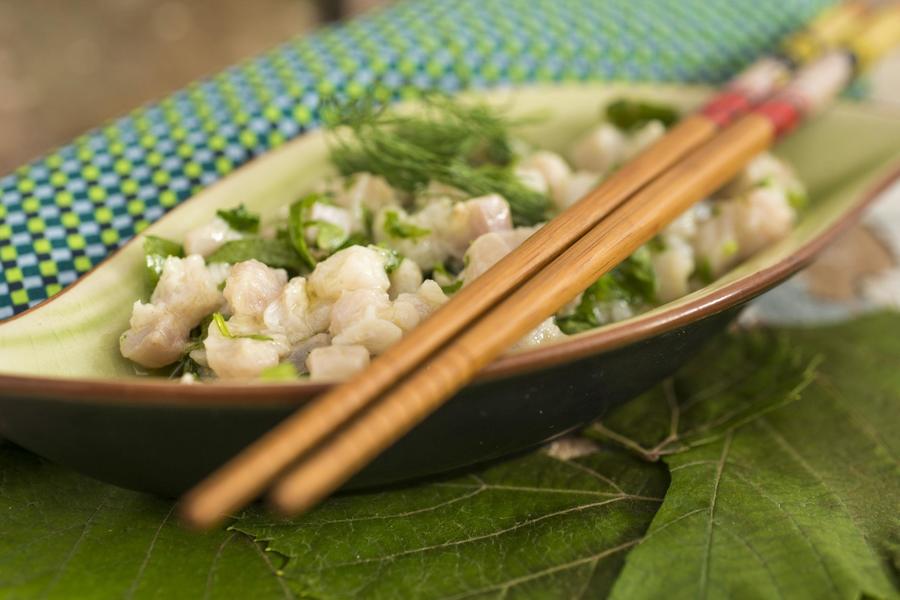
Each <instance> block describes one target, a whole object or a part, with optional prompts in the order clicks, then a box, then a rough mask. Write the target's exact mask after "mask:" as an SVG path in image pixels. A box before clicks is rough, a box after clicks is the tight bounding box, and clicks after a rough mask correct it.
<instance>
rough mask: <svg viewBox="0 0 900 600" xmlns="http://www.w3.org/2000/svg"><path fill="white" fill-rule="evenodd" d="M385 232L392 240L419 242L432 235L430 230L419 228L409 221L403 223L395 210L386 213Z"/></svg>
mask: <svg viewBox="0 0 900 600" xmlns="http://www.w3.org/2000/svg"><path fill="white" fill-rule="evenodd" d="M382 227H383V228H384V232H385V233H386V234H388V235H389V236H390V237H392V238H399V239H412V240H417V239H419V238H422V237H425V236H426V235H428V234H429V233H431V230H430V229H426V228H424V227H419V226H418V225H415V224H413V223H410V222H409V221H401V220H400V215H399V214H398V213H397V211H395V210H389V211H387V212H385V213H384V225H382Z"/></svg>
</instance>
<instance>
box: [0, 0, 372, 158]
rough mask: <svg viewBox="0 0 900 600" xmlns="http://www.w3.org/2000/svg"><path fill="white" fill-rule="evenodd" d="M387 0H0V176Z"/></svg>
mask: <svg viewBox="0 0 900 600" xmlns="http://www.w3.org/2000/svg"><path fill="white" fill-rule="evenodd" d="M387 3H388V2H387V0H251V1H248V0H183V1H178V0H161V1H160V0H0V175H3V174H6V173H8V172H9V171H11V170H13V169H14V168H15V167H17V166H19V165H21V164H23V163H25V162H28V161H30V160H31V159H33V158H37V157H39V156H40V155H42V154H44V153H46V152H47V151H48V150H50V149H52V148H54V147H56V146H59V145H61V144H64V143H65V142H68V141H69V140H71V139H72V138H73V137H75V136H77V135H79V134H81V133H84V132H85V131H87V130H88V129H91V128H93V127H95V126H97V125H99V124H101V123H102V122H104V121H107V120H109V119H111V118H113V117H117V116H119V115H122V114H124V113H127V112H129V111H130V110H131V109H133V108H136V107H137V106H139V105H141V104H145V103H147V102H149V101H151V100H155V99H157V98H160V97H163V96H165V95H166V94H168V93H169V92H172V91H174V90H177V89H179V88H181V87H183V86H184V85H185V84H187V83H188V82H190V81H192V80H194V79H197V78H200V77H203V76H206V75H211V74H213V73H216V72H217V71H219V70H221V69H223V68H225V67H227V66H229V65H231V64H233V63H235V62H239V61H241V60H244V59H246V58H249V57H251V56H253V55H255V54H258V53H260V52H263V51H265V50H267V49H269V48H271V47H272V46H275V45H277V44H278V43H280V42H283V41H285V40H287V39H288V38H290V37H292V36H294V35H297V34H300V33H304V32H308V31H311V30H313V29H315V28H317V27H320V26H322V25H323V24H326V23H328V22H331V21H336V20H339V19H342V18H348V17H350V16H352V15H354V14H357V13H360V12H363V11H365V10H370V9H372V8H374V7H377V6H379V5H384V4H387Z"/></svg>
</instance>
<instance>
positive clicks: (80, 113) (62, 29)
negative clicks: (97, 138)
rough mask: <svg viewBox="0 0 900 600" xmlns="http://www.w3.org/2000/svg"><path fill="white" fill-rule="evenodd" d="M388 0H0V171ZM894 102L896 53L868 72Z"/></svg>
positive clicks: (898, 75)
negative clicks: (188, 85) (148, 103)
mask: <svg viewBox="0 0 900 600" xmlns="http://www.w3.org/2000/svg"><path fill="white" fill-rule="evenodd" d="M388 3H389V0H252V1H248V0H161V1H157V0H0V175H3V174H6V173H8V172H9V171H11V170H12V169H14V168H15V167H17V166H19V165H21V164H24V163H25V162H28V161H30V160H32V159H34V158H37V157H39V156H40V155H42V154H44V153H46V152H47V151H49V150H50V149H52V148H54V147H56V146H59V145H61V144H64V143H66V142H68V141H69V140H71V139H72V138H74V137H75V136H77V135H79V134H81V133H83V132H85V131H87V130H89V129H91V128H93V127H96V126H97V125H100V124H101V123H103V122H104V121H107V120H109V119H112V118H114V117H117V116H120V115H122V114H125V113H127V112H129V111H130V110H131V109H133V108H136V107H137V106H139V105H141V104H145V103H147V102H150V101H152V100H155V99H158V98H161V97H163V96H165V95H166V94H168V93H169V92H172V91H174V90H176V89H179V88H181V87H183V86H184V85H185V84H187V83H188V82H190V81H192V80H194V79H197V78H200V77H203V76H206V75H210V74H213V73H216V72H217V71H219V70H221V69H223V68H225V67H227V66H229V65H231V64H234V63H236V62H239V61H241V60H244V59H246V58H249V57H251V56H253V55H255V54H258V53H260V52H262V51H265V50H267V49H269V48H271V47H273V46H275V45H276V44H278V43H280V42H283V41H285V40H287V39H288V38H290V37H292V36H294V35H297V34H301V33H304V32H309V31H311V30H313V29H316V28H317V27H321V26H322V25H324V24H326V23H328V22H333V21H337V20H340V19H346V18H350V17H352V16H353V15H356V14H358V13H361V12H363V11H366V10H371V9H374V8H377V7H378V6H381V5H385V4H388ZM871 91H872V96H873V97H874V98H876V99H881V100H887V99H893V100H900V53H895V55H894V57H893V58H892V59H891V60H888V61H886V62H885V63H884V64H882V65H881V67H880V68H879V69H878V70H877V71H876V72H875V73H874V74H873V76H872V78H871Z"/></svg>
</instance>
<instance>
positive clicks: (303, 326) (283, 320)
mask: <svg viewBox="0 0 900 600" xmlns="http://www.w3.org/2000/svg"><path fill="white" fill-rule="evenodd" d="M262 321H263V324H264V325H265V329H266V331H268V332H275V333H280V334H282V335H284V336H285V337H286V338H287V341H288V343H289V344H296V343H297V342H299V341H301V340H304V339H306V338H309V337H310V336H312V335H314V334H316V333H319V332H320V331H322V330H323V329H324V328H317V327H316V326H317V325H321V321H319V322H316V321H315V320H314V319H310V318H309V296H307V293H306V279H304V278H303V277H294V278H293V279H291V280H290V281H288V282H287V284H286V285H285V286H284V287H283V288H282V289H281V293H280V294H279V295H278V297H277V298H276V299H275V300H273V301H272V302H270V303H269V305H268V306H267V307H266V308H265V310H264V311H263V315H262Z"/></svg>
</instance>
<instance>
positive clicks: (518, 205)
mask: <svg viewBox="0 0 900 600" xmlns="http://www.w3.org/2000/svg"><path fill="white" fill-rule="evenodd" d="M329 114H330V115H331V116H330V118H329V119H328V120H327V121H328V123H329V125H330V126H331V127H332V128H337V127H338V126H341V129H339V130H336V131H335V135H334V137H333V143H332V148H331V160H332V162H333V163H334V165H335V166H336V167H337V169H338V171H340V173H341V174H342V175H351V174H353V173H359V172H368V173H373V174H375V175H380V176H381V177H384V178H385V179H386V180H387V182H388V183H390V184H391V185H392V186H393V187H395V188H398V189H401V190H404V191H406V192H410V193H416V192H418V191H420V190H422V189H423V188H425V186H427V185H428V183H429V182H430V181H438V182H441V183H444V184H447V185H451V186H454V187H456V188H459V189H460V190H462V191H464V192H466V193H467V194H470V195H472V196H481V195H484V194H490V193H497V194H500V195H502V196H503V197H504V198H506V200H507V202H509V205H510V209H511V211H512V214H513V219H514V220H515V221H516V223H517V224H526V225H530V224H534V223H537V222H539V221H542V220H544V219H546V216H547V210H548V208H549V207H550V201H549V199H548V198H547V196H546V195H544V194H541V193H539V192H536V191H534V190H532V189H530V188H528V187H527V186H525V185H524V184H523V183H522V182H521V181H520V180H519V179H518V177H516V175H515V173H514V172H513V169H512V162H513V159H514V158H515V157H514V153H513V151H512V147H511V142H510V136H509V129H510V127H511V126H512V125H514V124H516V123H514V122H511V121H509V120H507V119H505V118H503V117H502V116H501V115H500V114H498V113H497V111H495V110H493V109H491V108H490V107H488V106H485V105H480V104H464V103H461V102H459V101H456V100H453V99H451V98H447V97H442V96H432V97H428V98H427V99H426V100H425V102H424V105H423V107H422V109H421V111H420V112H418V113H415V114H411V115H400V114H395V113H392V112H390V111H388V110H386V109H385V108H384V107H382V106H378V105H376V104H375V103H374V102H372V101H371V100H362V101H357V102H355V103H352V104H348V105H346V106H344V107H342V108H340V109H337V110H335V109H332V110H331V111H329ZM348 134H349V135H348Z"/></svg>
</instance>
